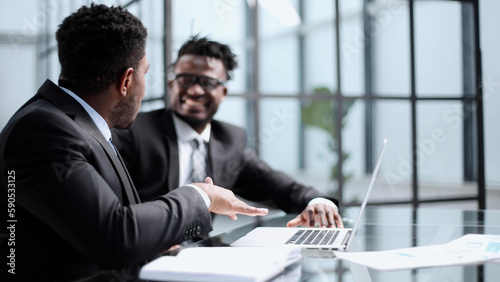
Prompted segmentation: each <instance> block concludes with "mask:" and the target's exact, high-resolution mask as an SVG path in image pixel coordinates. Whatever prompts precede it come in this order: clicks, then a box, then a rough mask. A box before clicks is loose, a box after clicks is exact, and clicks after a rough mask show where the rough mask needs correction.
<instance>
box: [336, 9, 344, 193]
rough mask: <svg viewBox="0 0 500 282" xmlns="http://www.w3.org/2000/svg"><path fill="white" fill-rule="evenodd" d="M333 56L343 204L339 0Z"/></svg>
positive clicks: (340, 186) (339, 175) (340, 190)
mask: <svg viewBox="0 0 500 282" xmlns="http://www.w3.org/2000/svg"><path fill="white" fill-rule="evenodd" d="M334 23H335V39H336V42H335V48H336V50H335V56H336V59H337V65H336V66H337V75H336V79H337V93H336V95H335V100H336V102H337V115H336V117H335V118H336V119H337V122H336V124H337V126H336V127H335V136H336V137H337V154H338V165H337V182H338V199H339V200H340V201H341V202H343V187H344V177H343V173H342V171H343V158H342V157H343V156H342V111H343V109H342V104H343V100H342V76H341V74H340V73H341V69H342V65H341V60H340V58H341V56H340V10H339V0H335V21H334Z"/></svg>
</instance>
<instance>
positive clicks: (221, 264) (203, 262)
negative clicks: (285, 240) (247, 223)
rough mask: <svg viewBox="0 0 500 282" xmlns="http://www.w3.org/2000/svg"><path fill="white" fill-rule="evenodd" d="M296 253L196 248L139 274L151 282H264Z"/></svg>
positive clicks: (269, 249)
mask: <svg viewBox="0 0 500 282" xmlns="http://www.w3.org/2000/svg"><path fill="white" fill-rule="evenodd" d="M300 257H301V255H300V249H299V248H295V247H289V246H282V247H241V248H238V247H198V248H188V249H184V250H182V251H181V252H180V253H179V254H178V255H177V256H163V257H160V258H158V259H156V260H154V261H152V262H150V263H148V264H146V265H145V266H144V267H143V268H142V269H141V271H140V274H139V278H141V279H144V280H155V281H238V282H244V281H266V280H269V279H271V278H273V277H275V276H277V275H278V274H280V273H282V272H283V270H284V269H285V267H287V266H288V265H291V264H292V263H294V262H296V261H297V260H298V259H300Z"/></svg>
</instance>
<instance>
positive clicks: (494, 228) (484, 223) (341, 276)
mask: <svg viewBox="0 0 500 282" xmlns="http://www.w3.org/2000/svg"><path fill="white" fill-rule="evenodd" d="M358 210H359V208H357V207H356V208H354V207H353V208H346V209H345V210H344V211H343V217H344V219H345V220H344V223H345V225H346V227H351V226H352V224H353V221H354V219H355V218H356V216H357V213H358ZM294 217H295V215H280V216H276V217H274V218H268V219H265V220H262V221H260V222H258V224H257V223H255V224H249V225H245V226H242V227H239V228H236V229H234V230H231V231H228V232H225V233H222V234H219V235H217V236H214V237H211V238H208V239H204V240H201V241H198V242H196V243H192V244H188V245H185V246H183V247H182V248H190V247H197V246H228V245H229V244H231V243H232V242H234V241H235V240H237V239H238V238H240V237H242V236H243V235H245V234H246V233H248V232H249V231H250V230H252V229H253V228H255V227H256V226H257V225H259V226H285V225H286V222H287V221H288V220H290V219H292V218H294ZM361 220H362V222H361V223H360V226H359V227H358V230H357V232H356V234H355V238H354V239H355V241H354V242H353V244H352V245H351V247H350V250H349V251H383V250H391V249H399V248H408V247H414V246H426V245H436V244H443V243H448V242H450V241H452V240H454V239H457V238H459V237H461V236H463V235H465V234H471V233H474V234H494V235H500V211H499V210H487V211H468V210H457V209H427V208H425V209H416V210H414V209H409V208H387V207H368V208H367V209H366V211H365V214H364V216H363V217H362V219H361ZM182 248H181V250H182ZM178 251H179V250H177V251H172V252H169V253H166V255H175V254H176V253H177V252H178ZM499 277H500V263H486V264H483V265H466V266H462V265H461V266H446V267H430V268H421V269H414V270H411V269H410V270H397V271H378V270H374V269H370V268H366V267H364V266H362V265H358V264H355V263H350V262H347V261H344V260H340V259H337V258H335V257H333V256H332V257H325V256H321V255H319V256H313V257H311V256H306V257H302V259H301V260H300V261H299V262H298V263H296V264H294V265H291V266H289V267H288V268H287V269H286V270H285V272H284V273H283V274H282V275H280V276H278V277H276V278H275V279H273V281H363V282H365V281H454V282H459V281H464V282H470V281H499Z"/></svg>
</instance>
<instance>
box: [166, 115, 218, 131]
mask: <svg viewBox="0 0 500 282" xmlns="http://www.w3.org/2000/svg"><path fill="white" fill-rule="evenodd" d="M174 114H175V115H176V116H177V117H178V118H180V119H181V120H183V121H184V122H186V123H187V124H189V125H190V126H191V127H193V128H196V127H200V126H205V125H207V124H208V123H210V122H211V121H212V117H211V116H209V117H207V118H204V119H201V118H197V117H193V116H185V115H181V114H179V113H178V112H176V111H174Z"/></svg>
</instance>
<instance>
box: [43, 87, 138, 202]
mask: <svg viewBox="0 0 500 282" xmlns="http://www.w3.org/2000/svg"><path fill="white" fill-rule="evenodd" d="M38 93H40V95H42V96H44V97H45V98H47V99H48V100H49V101H51V102H52V103H53V104H54V105H55V106H56V107H58V108H59V109H60V110H61V111H63V112H65V113H66V114H67V115H69V116H70V117H73V119H74V121H75V123H77V124H78V125H79V126H80V127H81V128H82V129H83V130H85V131H86V132H88V133H89V134H90V135H91V136H92V137H93V138H94V139H95V140H96V141H97V142H98V143H99V144H100V145H101V147H102V148H103V149H104V151H105V152H106V154H107V156H108V159H109V160H110V161H111V163H112V165H113V167H114V169H115V172H116V173H117V174H118V176H119V179H120V182H121V184H122V188H123V190H124V191H125V195H126V196H127V202H128V203H131V204H133V203H137V202H138V201H137V200H136V199H139V197H138V196H137V197H135V195H136V194H137V192H136V191H135V187H134V184H133V182H132V181H131V178H130V176H129V175H128V172H127V171H126V169H125V167H124V166H123V163H122V162H121V161H120V160H119V156H117V154H115V151H114V149H113V148H111V145H110V144H109V142H108V141H107V140H105V139H104V136H103V135H102V133H101V131H99V128H97V126H96V125H95V123H94V121H93V120H92V118H91V117H90V116H89V114H88V113H87V111H85V109H84V108H83V107H82V106H81V105H80V104H79V103H78V102H77V101H76V100H74V99H73V98H72V97H71V96H69V95H68V94H67V93H66V92H64V91H63V90H62V89H61V88H59V87H58V86H57V85H55V84H54V83H52V82H51V81H49V80H47V81H46V82H45V83H44V84H43V85H42V87H40V90H39V91H38Z"/></svg>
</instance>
